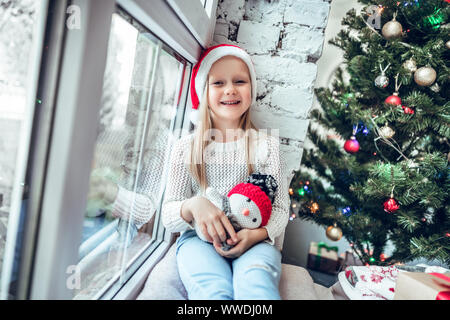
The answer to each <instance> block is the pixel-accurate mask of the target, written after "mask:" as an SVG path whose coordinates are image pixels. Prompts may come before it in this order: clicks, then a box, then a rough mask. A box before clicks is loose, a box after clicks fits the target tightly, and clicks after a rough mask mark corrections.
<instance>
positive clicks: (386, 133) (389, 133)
mask: <svg viewBox="0 0 450 320" xmlns="http://www.w3.org/2000/svg"><path fill="white" fill-rule="evenodd" d="M394 134H395V131H394V130H392V128H391V127H389V126H388V125H385V126H384V127H381V128H380V136H382V137H384V138H386V139H390V138H392V137H393V136H394Z"/></svg>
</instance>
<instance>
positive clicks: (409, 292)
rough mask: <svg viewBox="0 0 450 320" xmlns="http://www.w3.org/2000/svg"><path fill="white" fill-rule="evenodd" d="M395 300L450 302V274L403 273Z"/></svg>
mask: <svg viewBox="0 0 450 320" xmlns="http://www.w3.org/2000/svg"><path fill="white" fill-rule="evenodd" d="M394 300H450V273H423V272H401V273H400V274H399V275H398V278H397V282H396V285H395V295H394Z"/></svg>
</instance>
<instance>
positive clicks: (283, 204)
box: [263, 136, 290, 245]
mask: <svg viewBox="0 0 450 320" xmlns="http://www.w3.org/2000/svg"><path fill="white" fill-rule="evenodd" d="M267 142H268V149H269V150H268V151H269V154H268V158H267V161H266V163H265V168H264V169H265V170H264V172H263V173H264V174H270V175H272V176H273V177H274V178H275V179H276V181H277V183H278V190H277V194H276V196H275V201H274V202H273V204H272V214H271V215H270V219H269V222H268V223H267V225H266V226H264V227H263V228H265V229H266V230H267V233H268V240H267V241H268V242H269V243H270V244H272V245H274V244H275V238H277V237H278V236H280V235H281V234H282V233H283V232H284V230H285V228H286V226H287V223H288V221H289V201H290V200H289V191H288V190H289V188H288V185H287V176H286V169H285V168H286V161H285V159H284V157H283V154H282V153H281V152H280V142H279V140H278V138H275V137H273V136H268V139H267Z"/></svg>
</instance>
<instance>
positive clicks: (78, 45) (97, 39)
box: [21, 0, 217, 299]
mask: <svg viewBox="0 0 450 320" xmlns="http://www.w3.org/2000/svg"><path fill="white" fill-rule="evenodd" d="M208 1H209V0H208ZM213 3H214V4H215V5H217V0H214V1H213ZM70 5H76V6H79V8H80V12H81V19H80V21H81V25H80V28H79V29H75V30H68V29H67V28H64V33H65V35H64V43H63V45H62V48H63V50H62V52H63V54H62V58H61V62H60V65H59V76H58V79H59V82H58V84H57V90H56V95H55V101H54V110H55V111H54V115H53V127H52V133H51V139H50V140H49V150H50V151H49V154H48V158H47V159H48V160H47V171H46V172H45V179H43V180H44V181H45V184H44V185H43V187H42V190H41V192H42V198H41V200H40V201H41V202H40V205H39V206H37V207H39V208H40V210H39V219H38V221H39V222H38V225H37V226H36V241H37V242H36V243H37V245H36V249H35V250H34V256H33V258H32V260H33V266H34V268H31V269H32V270H30V271H29V274H27V275H26V276H27V279H30V280H29V286H28V287H29V290H27V291H26V292H24V293H23V295H22V296H21V298H22V299H72V298H73V291H72V290H71V289H70V288H68V286H67V283H68V278H69V277H70V276H71V275H72V274H71V273H70V271H69V270H70V269H69V267H70V266H76V265H77V263H78V259H79V246H80V241H81V234H82V228H83V221H84V215H85V209H86V202H87V201H86V200H87V194H88V191H89V177H90V171H91V164H92V159H93V155H94V150H95V144H96V130H97V125H98V117H99V111H100V107H101V105H100V101H101V94H102V87H103V75H104V70H105V65H106V55H107V46H108V39H109V32H110V26H111V17H112V14H113V13H114V12H115V10H116V5H118V6H120V7H121V8H122V9H124V10H125V11H126V12H128V13H129V14H130V15H131V16H132V17H133V18H135V19H136V20H138V21H139V22H140V23H141V24H142V25H143V26H144V27H146V28H148V29H149V30H150V31H151V32H152V33H153V34H155V36H156V37H158V38H159V39H161V40H162V41H163V42H165V43H166V44H167V45H168V46H169V47H171V48H172V49H173V50H174V51H176V52H177V53H178V54H180V55H181V56H182V57H183V58H184V59H186V60H187V61H189V62H191V63H192V64H195V63H196V61H197V60H198V58H199V56H200V53H201V51H202V49H203V48H204V47H203V46H201V45H199V43H198V40H197V39H196V38H195V37H194V36H193V34H192V32H191V31H190V30H189V29H188V28H187V27H186V25H185V24H184V23H182V22H181V21H180V19H179V17H178V16H177V15H176V14H175V13H174V11H173V9H171V7H170V6H169V5H168V4H167V2H166V1H165V0H152V1H148V0H117V1H114V0H96V1H91V0H72V1H70ZM199 6H200V3H199ZM202 9H203V8H202ZM214 10H215V9H214ZM213 16H214V21H215V14H214V15H213ZM61 18H62V17H61ZM208 21H209V20H208ZM188 88H189V84H188V83H187V84H186V86H185V90H184V92H183V97H184V99H185V101H186V108H185V109H183V108H179V113H182V116H180V117H178V118H177V123H175V124H174V128H173V129H174V130H176V129H179V128H180V127H181V128H183V129H184V130H187V128H189V125H190V122H189V112H190V110H191V103H190V99H188V98H187V97H188V96H189V95H188V91H189V89H188ZM155 231H156V232H157V234H158V237H157V240H156V241H154V242H153V243H152V244H151V245H150V247H149V248H148V249H147V251H146V252H151V254H150V255H149V256H148V258H147V259H146V260H145V261H141V262H140V264H139V265H134V266H133V272H134V274H133V275H132V276H131V277H130V278H129V279H128V281H127V282H126V283H125V284H124V285H123V284H120V286H119V285H117V283H116V284H114V285H112V286H111V287H110V288H109V290H107V291H105V292H102V294H101V296H99V297H97V298H99V299H134V298H136V296H137V294H138V293H139V291H140V290H141V289H142V286H143V284H144V282H145V280H146V278H147V276H148V274H149V272H150V271H151V269H152V268H153V266H154V265H155V264H156V263H157V262H158V261H159V260H160V259H161V258H162V256H163V255H164V253H165V252H166V251H167V250H168V249H169V246H170V244H171V242H172V240H173V237H172V235H171V234H170V233H168V232H166V231H165V229H164V227H163V226H162V222H161V219H159V218H158V219H156V220H155V229H154V232H155ZM160 233H161V234H160ZM140 260H143V259H142V258H141V259H140Z"/></svg>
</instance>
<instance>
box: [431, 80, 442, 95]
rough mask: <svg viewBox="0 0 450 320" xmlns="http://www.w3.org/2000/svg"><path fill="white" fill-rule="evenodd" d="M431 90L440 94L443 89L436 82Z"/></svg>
mask: <svg viewBox="0 0 450 320" xmlns="http://www.w3.org/2000/svg"><path fill="white" fill-rule="evenodd" d="M430 90H431V91H433V92H436V93H438V92H439V91H441V87H439V85H438V83H437V82H435V83H434V84H433V85H432V86H430Z"/></svg>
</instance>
